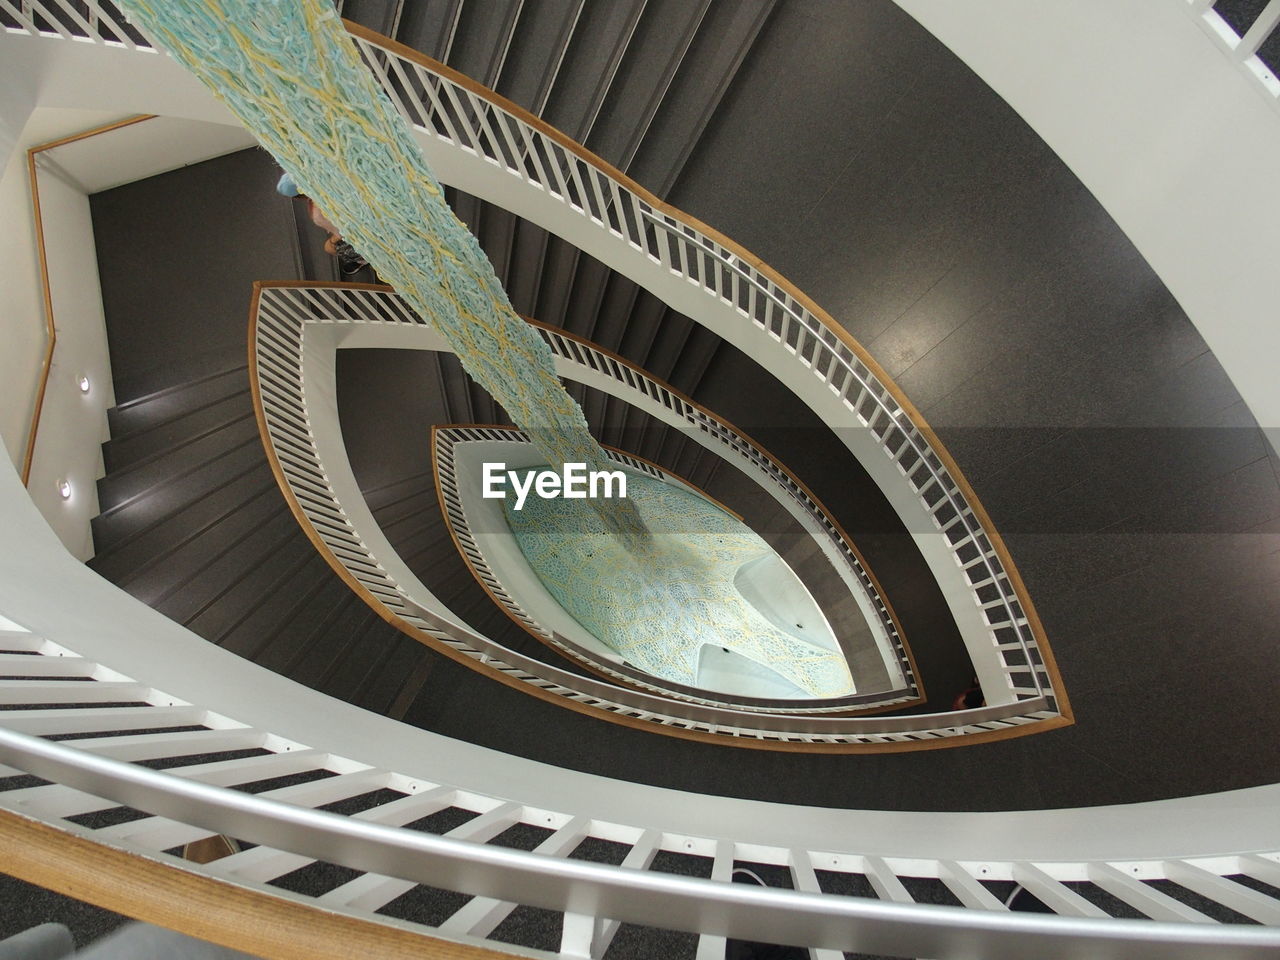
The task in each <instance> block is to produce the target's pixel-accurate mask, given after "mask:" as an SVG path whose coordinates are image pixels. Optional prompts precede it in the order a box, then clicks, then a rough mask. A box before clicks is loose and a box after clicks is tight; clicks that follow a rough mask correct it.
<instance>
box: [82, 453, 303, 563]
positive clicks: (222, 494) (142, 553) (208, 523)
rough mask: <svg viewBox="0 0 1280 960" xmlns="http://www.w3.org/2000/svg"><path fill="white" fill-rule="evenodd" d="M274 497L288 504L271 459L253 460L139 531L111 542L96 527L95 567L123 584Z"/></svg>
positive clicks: (93, 560) (201, 547) (93, 561)
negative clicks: (220, 484) (210, 490)
mask: <svg viewBox="0 0 1280 960" xmlns="http://www.w3.org/2000/svg"><path fill="white" fill-rule="evenodd" d="M272 499H275V500H277V501H279V502H280V503H281V504H282V505H283V500H282V499H281V498H280V492H279V487H278V486H277V485H276V482H275V477H274V476H273V475H272V474H271V469H270V468H269V467H268V466H267V464H266V463H265V462H260V463H255V464H252V465H251V466H250V467H249V469H248V470H246V471H245V472H244V473H242V474H241V475H240V476H239V477H238V478H236V479H234V480H232V481H231V482H229V483H227V484H225V485H224V486H223V487H221V488H219V489H218V490H217V491H215V492H214V493H212V494H211V495H209V496H207V497H204V498H202V499H200V500H198V501H196V502H194V503H192V505H191V507H190V509H188V510H186V511H183V512H181V513H178V514H175V515H171V516H168V517H165V518H163V519H162V520H160V521H159V522H158V523H155V524H152V525H150V526H148V527H147V528H145V529H144V530H140V531H138V532H137V534H136V535H132V536H129V537H126V538H123V539H115V540H106V539H104V538H103V537H102V536H101V535H100V534H98V533H97V532H96V530H95V547H96V548H97V553H96V554H95V555H94V557H93V559H92V560H90V561H89V566H90V567H92V568H93V569H94V570H96V571H97V572H98V573H99V574H100V575H101V576H103V577H106V578H107V579H108V580H111V581H112V582H113V583H123V582H125V581H126V580H127V579H129V578H130V577H132V576H136V575H139V574H141V573H143V572H145V571H146V570H147V569H148V567H149V566H151V565H152V564H155V563H160V562H164V561H166V560H167V558H168V556H169V554H170V553H171V552H172V551H175V550H180V549H183V548H184V546H185V545H187V544H190V543H192V542H195V541H198V539H199V538H201V537H203V536H205V535H206V534H209V533H210V531H212V530H213V529H214V528H215V527H217V525H219V524H222V523H226V522H228V521H229V520H231V521H233V522H234V520H233V518H236V517H237V516H238V514H239V513H240V511H241V510H242V509H245V508H246V507H247V506H248V505H249V504H250V502H254V503H256V502H258V501H259V500H267V501H270V500H272ZM214 535H215V536H216V534H214ZM197 549H201V550H203V549H206V548H205V547H204V546H200V547H198V548H197Z"/></svg>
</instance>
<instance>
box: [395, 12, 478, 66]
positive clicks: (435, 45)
mask: <svg viewBox="0 0 1280 960" xmlns="http://www.w3.org/2000/svg"><path fill="white" fill-rule="evenodd" d="M462 7H463V2H462V0H441V2H439V3H419V2H414V3H406V4H405V6H404V10H403V12H402V13H401V15H400V24H399V27H398V28H397V30H396V36H395V39H396V40H398V41H400V42H401V43H403V44H404V45H405V46H408V47H412V48H413V49H414V50H418V51H421V52H422V53H425V54H426V55H427V56H429V57H434V58H435V59H436V60H444V59H446V54H447V53H448V50H449V47H450V46H452V44H453V39H454V36H455V34H456V31H457V26H458V17H459V15H460V14H461V12H462Z"/></svg>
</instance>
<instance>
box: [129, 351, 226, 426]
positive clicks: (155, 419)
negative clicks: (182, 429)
mask: <svg viewBox="0 0 1280 960" xmlns="http://www.w3.org/2000/svg"><path fill="white" fill-rule="evenodd" d="M248 389H249V367H248V364H246V363H237V364H233V365H230V366H226V367H223V368H220V369H218V370H215V371H213V372H207V373H204V374H201V375H197V376H194V377H192V378H191V379H189V380H187V381H185V382H183V383H180V384H177V385H175V386H170V387H166V388H165V389H162V390H156V391H154V392H152V393H148V394H144V395H142V396H137V397H134V398H133V399H131V400H128V401H124V400H119V398H120V397H121V396H123V394H122V393H121V392H120V391H119V390H117V392H116V397H117V400H118V401H119V402H117V404H116V405H115V406H114V407H112V408H111V409H110V410H108V411H107V425H108V427H109V429H110V431H111V436H112V437H113V438H115V437H120V438H124V437H127V436H129V435H130V434H132V433H135V432H137V431H141V430H147V429H150V428H152V427H156V426H159V425H160V424H162V423H166V422H167V421H170V420H174V419H177V418H180V417H183V416H186V415H187V414H189V413H192V412H194V411H196V410H199V409H200V408H201V407H204V406H207V405H208V404H210V403H216V402H218V401H220V400H224V399H226V398H227V397H230V396H234V395H235V394H237V393H244V392H247V391H248Z"/></svg>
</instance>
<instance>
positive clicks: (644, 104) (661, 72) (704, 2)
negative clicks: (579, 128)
mask: <svg viewBox="0 0 1280 960" xmlns="http://www.w3.org/2000/svg"><path fill="white" fill-rule="evenodd" d="M707 6H708V0H699V2H690V0H649V2H648V3H646V4H645V8H644V13H643V14H642V15H641V17H640V22H639V23H638V24H637V26H636V30H635V33H634V34H633V35H632V37H631V41H630V43H629V44H628V45H627V49H626V53H625V54H624V56H623V59H622V62H621V63H620V64H619V66H618V72H617V74H616V75H615V77H614V79H613V83H612V84H610V86H609V91H608V95H607V96H606V97H605V99H604V102H603V104H601V108H600V113H599V115H598V116H597V117H596V121H595V124H594V125H593V126H592V128H591V134H590V136H589V137H588V138H587V141H586V147H587V149H588V150H591V151H592V152H593V153H595V154H597V155H598V156H600V157H602V158H604V159H605V160H606V161H608V162H609V163H612V164H614V165H615V166H618V167H620V168H621V169H623V170H625V169H626V167H627V165H628V163H629V161H630V159H631V157H632V156H633V155H634V151H635V149H636V147H637V146H638V145H639V139H640V138H642V137H643V136H644V134H645V132H646V130H647V128H648V126H649V122H650V120H651V119H652V117H653V115H654V114H655V113H656V112H657V110H658V109H659V107H660V105H661V103H662V101H663V99H664V97H665V96H666V93H667V90H668V88H669V85H670V83H671V80H672V78H673V77H674V76H675V73H676V70H677V69H678V68H679V66H680V64H681V62H682V61H683V60H684V57H685V54H686V51H687V50H688V47H689V45H690V43H691V42H692V40H693V38H694V37H695V36H696V34H697V32H698V27H699V26H700V24H701V22H702V19H703V15H704V13H705V12H706V9H707Z"/></svg>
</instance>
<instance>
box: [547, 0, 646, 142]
mask: <svg viewBox="0 0 1280 960" xmlns="http://www.w3.org/2000/svg"><path fill="white" fill-rule="evenodd" d="M644 6H645V4H644V0H617V2H614V3H592V4H587V6H585V7H584V8H583V11H582V16H581V18H580V19H579V21H578V24H577V28H576V29H575V31H574V35H573V39H572V40H571V41H570V43H569V49H568V50H567V51H566V52H565V56H564V61H563V62H562V63H561V65H560V73H559V76H558V77H557V78H556V82H555V86H554V87H553V88H552V90H551V96H550V97H549V98H548V100H547V106H546V109H544V110H543V113H542V115H543V118H544V119H546V120H547V122H548V123H550V124H551V125H552V126H553V127H559V128H560V129H561V130H563V131H564V132H565V133H567V134H568V135H569V136H570V137H572V138H573V139H575V140H577V141H579V142H581V141H582V140H583V139H584V134H585V133H586V131H588V130H589V129H590V127H591V125H592V123H593V122H594V120H595V117H596V115H597V114H598V113H599V111H600V105H601V103H602V102H603V101H604V98H605V95H606V93H607V92H608V88H609V85H610V83H611V82H612V80H613V77H614V74H615V73H616V72H617V69H618V65H619V63H620V62H621V61H622V57H623V54H624V53H625V52H626V49H627V44H628V42H629V41H630V39H631V35H632V33H633V32H634V31H635V29H636V26H637V24H638V22H639V20H640V15H641V13H642V12H643V11H644Z"/></svg>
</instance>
